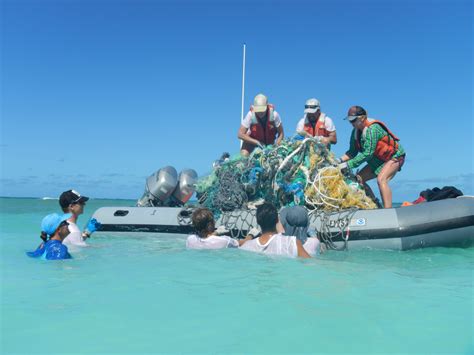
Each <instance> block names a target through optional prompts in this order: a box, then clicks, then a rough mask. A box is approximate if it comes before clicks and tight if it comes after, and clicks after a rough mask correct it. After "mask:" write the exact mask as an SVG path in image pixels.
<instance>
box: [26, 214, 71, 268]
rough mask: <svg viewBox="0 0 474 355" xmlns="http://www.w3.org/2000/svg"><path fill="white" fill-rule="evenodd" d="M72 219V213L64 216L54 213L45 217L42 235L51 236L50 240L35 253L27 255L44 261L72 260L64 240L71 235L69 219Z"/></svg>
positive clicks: (31, 252)
mask: <svg viewBox="0 0 474 355" xmlns="http://www.w3.org/2000/svg"><path fill="white" fill-rule="evenodd" d="M70 217H71V214H70V213H67V214H63V215H58V214H57V213H52V214H49V215H47V216H46V217H44V218H43V221H42V222H41V231H42V234H46V235H47V236H49V240H47V241H45V242H44V243H41V245H40V246H39V247H38V248H37V249H36V250H35V251H30V252H27V253H26V255H28V256H31V257H32V258H41V259H43V260H61V259H71V254H69V252H68V250H67V246H65V245H64V244H63V240H64V238H66V237H67V235H68V234H69V229H68V225H69V222H68V221H67V219H68V218H70Z"/></svg>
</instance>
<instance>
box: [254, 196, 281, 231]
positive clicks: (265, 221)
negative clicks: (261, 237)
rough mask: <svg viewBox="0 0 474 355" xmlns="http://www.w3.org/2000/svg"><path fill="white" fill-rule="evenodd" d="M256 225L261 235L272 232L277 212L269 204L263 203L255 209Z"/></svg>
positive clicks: (276, 219) (276, 220) (276, 221)
mask: <svg viewBox="0 0 474 355" xmlns="http://www.w3.org/2000/svg"><path fill="white" fill-rule="evenodd" d="M257 223H258V225H259V226H260V229H261V230H262V233H265V232H269V231H274V230H275V228H276V224H277V223H278V211H277V209H276V207H275V206H274V205H273V204H271V203H270V202H265V203H263V204H261V205H260V206H258V207H257Z"/></svg>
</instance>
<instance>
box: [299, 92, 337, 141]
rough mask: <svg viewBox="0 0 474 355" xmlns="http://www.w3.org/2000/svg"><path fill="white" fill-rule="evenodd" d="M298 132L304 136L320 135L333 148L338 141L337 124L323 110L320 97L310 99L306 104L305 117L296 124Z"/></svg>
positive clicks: (320, 138)
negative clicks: (332, 145)
mask: <svg viewBox="0 0 474 355" xmlns="http://www.w3.org/2000/svg"><path fill="white" fill-rule="evenodd" d="M296 133H297V134H299V135H300V136H303V137H305V138H306V137H319V140H320V142H321V143H323V144H325V145H326V146H327V147H328V148H329V149H331V144H336V143H337V135H336V126H334V123H333V121H332V119H331V118H330V117H328V116H326V114H325V113H323V112H321V107H320V104H319V100H318V99H314V98H313V99H309V100H307V101H306V104H305V106H304V117H303V118H302V119H300V120H299V122H298V124H297V125H296Z"/></svg>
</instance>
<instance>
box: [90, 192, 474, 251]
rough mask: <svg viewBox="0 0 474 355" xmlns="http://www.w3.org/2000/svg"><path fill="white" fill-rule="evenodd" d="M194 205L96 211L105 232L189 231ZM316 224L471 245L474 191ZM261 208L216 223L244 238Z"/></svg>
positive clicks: (332, 232) (341, 239)
mask: <svg viewBox="0 0 474 355" xmlns="http://www.w3.org/2000/svg"><path fill="white" fill-rule="evenodd" d="M192 210H193V208H192V207H189V206H188V207H161V206H157V207H154V206H148V207H139V206H137V207H128V208H125V207H102V208H99V209H98V210H97V211H95V213H94V215H93V217H94V218H96V219H97V220H98V221H100V222H101V223H102V227H101V230H100V232H99V233H107V234H113V235H120V234H123V233H126V234H136V233H154V234H156V235H157V236H158V237H159V236H160V235H163V234H174V235H182V236H185V235H188V234H190V233H192V232H193V229H192V226H191V218H190V217H191V213H192ZM310 224H311V227H313V228H315V229H316V231H318V232H324V234H325V235H326V236H329V237H330V239H331V241H332V242H333V243H334V246H335V247H337V248H340V247H343V246H347V248H348V249H360V248H376V249H393V250H410V249H418V248H426V247H471V246H473V244H474V197H472V196H462V197H458V198H452V199H446V200H441V201H433V202H425V203H421V204H418V205H412V206H406V207H398V208H389V209H374V210H344V211H338V212H330V213H322V212H316V211H313V212H311V213H310ZM256 225H257V224H256V220H255V210H252V209H249V210H240V211H232V212H225V213H222V214H221V215H220V216H219V218H218V220H217V223H216V226H217V227H220V226H222V227H221V228H224V229H225V230H227V234H228V235H232V236H233V237H236V238H240V237H243V236H245V235H246V233H247V231H248V230H249V229H250V228H252V227H256Z"/></svg>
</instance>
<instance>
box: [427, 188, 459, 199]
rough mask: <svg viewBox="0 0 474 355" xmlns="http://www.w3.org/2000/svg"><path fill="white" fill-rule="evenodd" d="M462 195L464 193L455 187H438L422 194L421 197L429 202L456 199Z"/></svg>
mask: <svg viewBox="0 0 474 355" xmlns="http://www.w3.org/2000/svg"><path fill="white" fill-rule="evenodd" d="M462 195H463V193H462V191H461V190H458V189H457V188H455V187H454V186H445V187H443V188H441V189H440V188H438V187H434V188H433V189H427V190H424V191H422V192H420V196H421V197H423V198H424V199H425V200H426V201H428V202H429V201H438V200H445V199H447V198H456V197H459V196H462Z"/></svg>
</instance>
